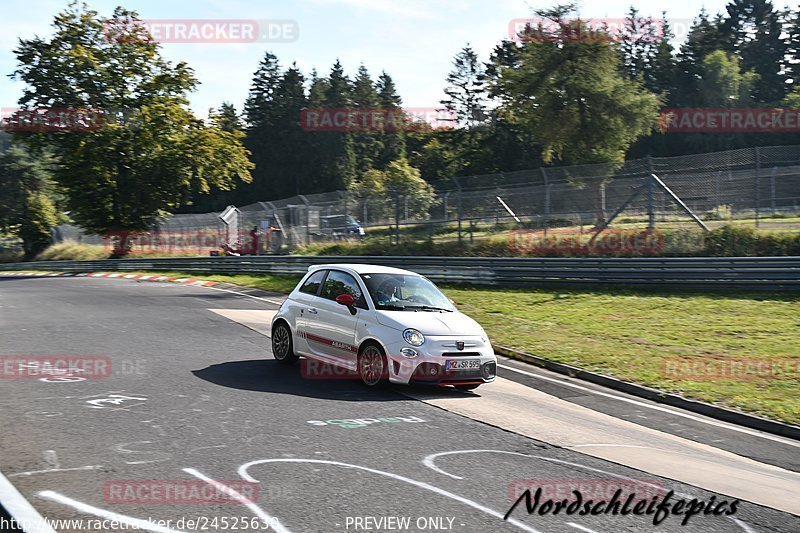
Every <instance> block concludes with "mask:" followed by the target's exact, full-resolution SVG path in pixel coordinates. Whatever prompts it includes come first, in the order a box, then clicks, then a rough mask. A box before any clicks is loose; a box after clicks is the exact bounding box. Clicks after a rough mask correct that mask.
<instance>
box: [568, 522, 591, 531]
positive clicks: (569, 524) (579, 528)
mask: <svg viewBox="0 0 800 533" xmlns="http://www.w3.org/2000/svg"><path fill="white" fill-rule="evenodd" d="M567 525H568V526H571V527H574V528H575V529H577V530H579V531H585V532H586V533H597V531H595V530H594V529H589V528H588V527H585V526H582V525H580V524H576V523H575V522H567Z"/></svg>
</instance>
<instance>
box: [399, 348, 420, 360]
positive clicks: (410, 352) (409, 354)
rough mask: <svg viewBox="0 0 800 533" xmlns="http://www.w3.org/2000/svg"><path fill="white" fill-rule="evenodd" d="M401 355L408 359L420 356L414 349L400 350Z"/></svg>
mask: <svg viewBox="0 0 800 533" xmlns="http://www.w3.org/2000/svg"><path fill="white" fill-rule="evenodd" d="M400 354H401V355H404V356H405V357H408V358H413V357H416V356H417V355H418V354H417V351H416V350H415V349H414V348H400Z"/></svg>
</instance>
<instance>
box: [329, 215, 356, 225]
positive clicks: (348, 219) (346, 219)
mask: <svg viewBox="0 0 800 533" xmlns="http://www.w3.org/2000/svg"><path fill="white" fill-rule="evenodd" d="M323 220H324V221H325V222H327V223H328V224H329V225H331V226H345V225H347V224H358V221H357V220H356V219H355V218H353V217H352V215H347V216H344V215H332V216H329V217H324V218H323Z"/></svg>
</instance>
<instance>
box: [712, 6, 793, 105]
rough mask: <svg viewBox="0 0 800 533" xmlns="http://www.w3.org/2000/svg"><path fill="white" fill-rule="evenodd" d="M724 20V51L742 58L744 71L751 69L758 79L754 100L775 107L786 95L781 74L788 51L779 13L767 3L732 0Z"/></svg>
mask: <svg viewBox="0 0 800 533" xmlns="http://www.w3.org/2000/svg"><path fill="white" fill-rule="evenodd" d="M725 9H726V10H727V12H728V15H727V17H726V18H725V20H724V21H723V23H722V24H721V26H720V29H719V31H720V34H721V35H722V37H723V38H724V40H725V43H726V49H727V50H728V51H729V52H734V53H736V54H738V55H739V57H740V58H741V59H742V69H743V70H744V71H748V70H754V71H755V72H756V73H757V74H758V76H759V79H758V81H757V82H756V86H755V97H756V99H757V100H758V101H759V102H760V103H765V104H775V103H777V102H779V101H780V100H782V99H783V97H784V96H785V95H786V92H787V89H788V87H787V84H786V75H785V74H784V73H783V72H782V71H781V69H782V66H783V64H784V61H785V58H786V52H787V45H786V42H785V40H784V39H783V37H782V35H781V33H782V31H783V28H782V24H781V16H780V13H779V12H777V11H776V10H775V8H774V7H773V5H772V2H770V1H769V0H731V2H730V3H729V4H728V5H727V6H726V8H725Z"/></svg>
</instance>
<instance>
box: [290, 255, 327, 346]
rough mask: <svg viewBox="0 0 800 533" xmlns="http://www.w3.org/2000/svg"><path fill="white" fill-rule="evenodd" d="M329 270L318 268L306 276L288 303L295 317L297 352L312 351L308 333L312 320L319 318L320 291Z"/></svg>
mask: <svg viewBox="0 0 800 533" xmlns="http://www.w3.org/2000/svg"><path fill="white" fill-rule="evenodd" d="M327 274H328V271H327V270H317V271H315V272H314V273H313V274H311V275H310V276H308V277H307V278H306V280H305V281H304V282H303V284H302V285H300V287H299V288H298V289H297V291H296V292H295V294H294V295H293V298H292V299H291V301H290V303H289V304H288V305H290V306H291V309H290V310H289V313H291V315H292V316H293V317H294V319H295V320H294V327H295V335H294V351H295V353H297V354H301V355H307V354H309V353H311V350H310V348H309V345H308V340H307V338H306V335H307V334H308V332H309V330H310V329H311V327H312V326H311V324H312V322H315V321H316V319H317V313H318V311H317V305H318V304H319V300H320V297H319V291H320V289H322V283H323V282H324V281H325V276H326V275H327Z"/></svg>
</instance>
